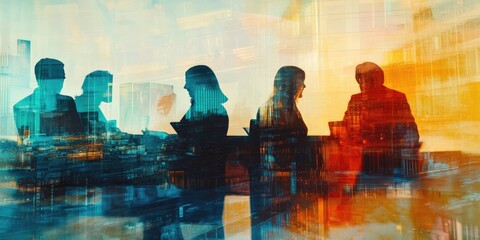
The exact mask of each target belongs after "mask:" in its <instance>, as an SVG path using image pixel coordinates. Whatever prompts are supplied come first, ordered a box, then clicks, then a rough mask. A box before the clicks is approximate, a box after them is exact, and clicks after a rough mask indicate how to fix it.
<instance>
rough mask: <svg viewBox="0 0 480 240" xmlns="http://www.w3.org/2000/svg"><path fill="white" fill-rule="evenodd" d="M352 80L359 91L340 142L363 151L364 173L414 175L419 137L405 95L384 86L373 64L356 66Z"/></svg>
mask: <svg viewBox="0 0 480 240" xmlns="http://www.w3.org/2000/svg"><path fill="white" fill-rule="evenodd" d="M355 79H356V80H357V82H358V84H359V86H360V90H361V92H360V93H358V94H355V95H353V96H352V97H351V99H350V102H349V103H348V109H347V111H346V112H345V116H344V118H343V126H344V127H345V134H344V136H343V142H344V143H346V144H347V145H349V146H360V147H361V148H362V153H361V154H362V160H363V167H362V169H363V171H365V172H367V173H375V174H376V173H380V174H392V173H395V172H399V173H402V174H406V175H415V174H416V172H417V167H416V166H414V165H416V163H413V161H416V160H417V157H418V156H417V153H418V148H419V146H420V144H419V134H418V129H417V124H416V123H415V119H414V117H413V115H412V113H411V110H410V106H409V105H408V102H407V98H406V97H405V94H403V93H401V92H398V91H395V90H392V89H389V88H387V87H385V86H384V85H383V83H384V73H383V70H382V69H381V68H380V67H379V66H378V65H376V64H375V63H371V62H365V63H362V64H359V65H358V66H357V67H356V69H355ZM406 160H410V161H406ZM411 160H413V161H411ZM407 165H408V166H407ZM409 165H411V166H409ZM395 169H398V170H395Z"/></svg>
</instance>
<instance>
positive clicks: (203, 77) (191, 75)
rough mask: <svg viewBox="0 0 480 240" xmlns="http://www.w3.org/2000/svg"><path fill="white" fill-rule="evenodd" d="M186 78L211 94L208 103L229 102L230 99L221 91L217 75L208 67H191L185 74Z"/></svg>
mask: <svg viewBox="0 0 480 240" xmlns="http://www.w3.org/2000/svg"><path fill="white" fill-rule="evenodd" d="M185 77H186V81H190V82H191V83H192V84H193V85H195V87H196V88H199V89H204V90H205V91H206V92H209V96H208V101H212V102H211V103H218V104H222V103H225V102H227V100H228V98H227V96H225V94H223V92H222V90H221V89H220V85H219V84H218V80H217V77H216V76H215V73H213V71H212V69H210V68H209V67H208V66H205V65H197V66H194V67H191V68H190V69H188V70H187V72H186V73H185Z"/></svg>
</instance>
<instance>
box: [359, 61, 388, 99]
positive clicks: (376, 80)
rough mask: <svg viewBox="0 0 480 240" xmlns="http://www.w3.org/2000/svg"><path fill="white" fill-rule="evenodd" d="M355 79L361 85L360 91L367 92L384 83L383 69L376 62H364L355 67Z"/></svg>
mask: <svg viewBox="0 0 480 240" xmlns="http://www.w3.org/2000/svg"><path fill="white" fill-rule="evenodd" d="M355 79H356V80H357V82H358V84H359V85H360V91H361V92H362V93H363V92H367V91H370V90H373V89H376V88H378V87H381V86H382V85H383V83H384V75H383V70H382V69H381V68H380V67H379V66H378V65H377V64H375V63H372V62H364V63H362V64H359V65H357V67H356V68H355Z"/></svg>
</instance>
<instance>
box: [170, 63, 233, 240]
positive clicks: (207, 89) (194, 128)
mask: <svg viewBox="0 0 480 240" xmlns="http://www.w3.org/2000/svg"><path fill="white" fill-rule="evenodd" d="M185 77H186V83H185V87H184V88H185V89H186V90H187V91H188V94H189V95H190V98H191V99H190V102H191V106H190V109H189V110H188V111H187V113H186V114H185V116H183V118H182V120H181V121H180V122H178V123H172V126H173V127H174V129H175V130H176V131H177V133H178V136H179V138H180V142H181V143H183V146H182V147H181V149H183V150H184V151H185V153H186V154H185V155H184V157H183V159H182V164H181V165H182V166H181V169H182V170H183V180H182V183H183V186H182V187H183V188H184V189H185V191H184V192H183V194H182V200H181V204H183V205H188V206H194V208H195V209H196V211H194V212H192V213H189V214H186V215H185V216H184V218H183V219H184V221H186V222H192V223H199V222H202V223H206V224H209V225H212V226H215V227H214V229H213V230H212V231H209V232H208V233H207V234H206V235H205V236H206V237H207V238H211V237H214V238H223V236H224V231H223V223H222V216H223V202H224V197H225V189H224V188H225V163H226V157H227V151H226V149H225V147H226V146H225V140H226V139H225V137H226V135H227V131H228V123H229V119H228V115H227V111H226V110H225V108H224V107H223V103H225V102H226V101H227V100H228V99H227V97H226V96H225V95H224V94H223V92H222V91H221V89H220V86H219V84H218V81H217V77H216V76H215V74H214V72H213V71H212V69H210V68H209V67H207V66H204V65H199V66H194V67H192V68H190V69H188V71H187V72H186V73H185Z"/></svg>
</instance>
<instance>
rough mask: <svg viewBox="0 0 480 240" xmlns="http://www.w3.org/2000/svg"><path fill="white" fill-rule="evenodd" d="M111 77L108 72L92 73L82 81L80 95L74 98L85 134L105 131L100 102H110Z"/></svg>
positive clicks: (105, 120)
mask: <svg viewBox="0 0 480 240" xmlns="http://www.w3.org/2000/svg"><path fill="white" fill-rule="evenodd" d="M112 82H113V75H112V74H110V73H109V72H108V71H100V70H97V71H94V72H91V73H90V74H88V75H87V76H86V77H85V80H84V81H83V85H82V90H83V93H82V95H80V96H78V97H76V98H75V103H76V105H77V110H78V113H79V115H80V118H81V120H82V123H83V127H84V129H85V130H86V131H87V133H90V134H92V133H93V134H95V133H103V132H106V131H107V119H106V118H105V115H103V113H102V110H100V104H101V103H102V102H105V103H110V102H112Z"/></svg>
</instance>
